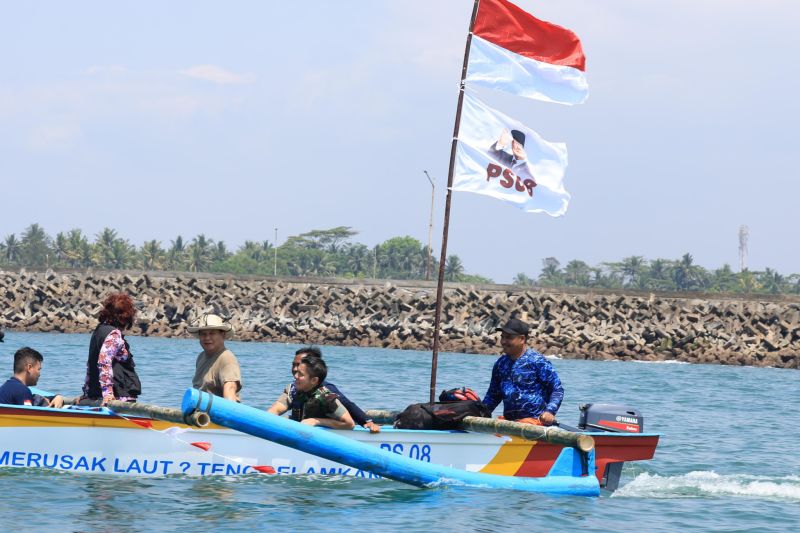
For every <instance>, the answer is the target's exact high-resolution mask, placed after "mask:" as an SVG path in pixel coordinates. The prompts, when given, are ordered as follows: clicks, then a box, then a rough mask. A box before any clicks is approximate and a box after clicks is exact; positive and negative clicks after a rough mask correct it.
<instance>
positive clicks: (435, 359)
mask: <svg viewBox="0 0 800 533" xmlns="http://www.w3.org/2000/svg"><path fill="white" fill-rule="evenodd" d="M478 4H480V0H475V3H474V5H473V7H472V18H471V19H470V21H469V32H468V33H467V44H466V46H465V48H464V64H463V66H462V67H461V82H460V83H459V86H458V106H457V107H456V120H455V125H454V126H453V142H452V145H451V148H450V170H449V171H448V172H447V197H446V200H445V202H444V224H443V225H442V251H441V254H440V255H439V279H438V280H437V283H436V310H435V311H434V316H433V354H432V356H431V386H430V401H431V402H433V401H434V400H435V397H436V371H437V369H438V366H439V331H440V329H441V320H442V298H443V296H444V266H445V261H446V260H447V233H448V231H449V229H450V198H451V196H452V194H453V191H452V190H451V189H450V188H451V187H452V186H453V173H454V171H455V163H456V144H457V143H458V131H459V128H460V126H461V107H462V105H463V104H464V79H465V78H466V77H467V66H468V64H469V47H470V45H471V44H472V28H473V27H474V26H475V17H476V16H477V15H478Z"/></svg>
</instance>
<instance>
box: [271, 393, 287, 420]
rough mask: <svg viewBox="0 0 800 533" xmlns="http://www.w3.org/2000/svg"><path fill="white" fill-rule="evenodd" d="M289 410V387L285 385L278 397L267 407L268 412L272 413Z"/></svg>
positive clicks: (278, 413)
mask: <svg viewBox="0 0 800 533" xmlns="http://www.w3.org/2000/svg"><path fill="white" fill-rule="evenodd" d="M288 410H289V387H286V390H284V391H283V392H282V393H281V395H280V396H278V399H277V400H275V403H273V404H272V406H270V408H269V409H267V412H268V413H272V414H273V415H282V414H283V413H285V412H286V411H288Z"/></svg>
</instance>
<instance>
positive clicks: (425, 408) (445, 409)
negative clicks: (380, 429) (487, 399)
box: [394, 400, 492, 429]
mask: <svg viewBox="0 0 800 533" xmlns="http://www.w3.org/2000/svg"><path fill="white" fill-rule="evenodd" d="M467 416H479V417H483V418H489V417H491V416H492V413H491V411H489V409H488V408H487V407H486V406H485V405H483V402H478V401H474V400H468V401H458V402H436V403H415V404H413V405H409V406H408V407H406V408H405V410H404V411H403V412H402V413H400V414H399V415H397V418H396V419H395V422H394V427H395V428H397V429H459V428H460V427H461V421H462V420H464V417H467Z"/></svg>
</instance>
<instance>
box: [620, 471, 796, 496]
mask: <svg viewBox="0 0 800 533" xmlns="http://www.w3.org/2000/svg"><path fill="white" fill-rule="evenodd" d="M703 496H744V497H756V498H769V499H780V500H790V501H798V502H800V476H784V477H771V476H754V475H750V474H733V475H720V474H717V473H715V472H709V471H696V472H689V473H688V474H683V475H679V476H659V475H658V474H649V473H647V472H645V473H642V474H639V475H638V476H636V478H635V479H634V480H633V481H631V482H630V483H628V484H627V485H625V486H624V487H622V488H620V489H619V490H617V491H616V492H615V493H614V494H613V497H616V498H620V497H621V498H625V497H639V498H641V497H645V498H694V497H703Z"/></svg>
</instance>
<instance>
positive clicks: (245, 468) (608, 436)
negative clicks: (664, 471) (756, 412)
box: [0, 406, 658, 480]
mask: <svg viewBox="0 0 800 533" xmlns="http://www.w3.org/2000/svg"><path fill="white" fill-rule="evenodd" d="M328 431H333V430H328ZM335 433H336V434H337V435H341V436H344V437H347V438H349V439H353V440H356V441H358V442H360V443H363V444H367V445H370V446H374V447H378V448H381V449H384V450H386V451H390V452H392V453H395V454H398V455H401V456H403V457H407V458H410V459H416V460H419V461H423V462H427V463H432V464H435V465H442V466H448V467H452V468H456V469H459V470H464V471H466V472H476V473H485V474H499V475H504V476H520V477H534V478H536V477H545V476H547V475H548V473H549V472H550V471H551V469H552V468H553V465H554V464H555V462H556V460H557V458H558V457H559V455H560V454H561V452H562V451H563V448H562V447H561V446H557V445H552V444H548V443H544V442H532V441H527V440H523V439H519V438H516V437H506V436H499V435H487V434H479V433H469V432H464V431H425V430H419V431H417V430H397V429H394V428H391V427H388V426H387V427H384V428H383V430H382V431H381V432H380V433H377V434H371V433H369V432H368V431H366V430H363V429H361V428H356V429H355V430H353V431H335ZM590 434H592V435H596V437H595V438H596V440H597V439H599V442H600V444H599V445H598V448H597V450H596V471H595V472H592V473H593V474H595V475H596V476H597V478H598V480H602V479H603V474H604V470H605V468H606V466H607V465H609V464H612V463H615V462H622V461H634V460H644V459H650V458H652V457H653V453H654V452H655V447H656V445H657V443H658V435H649V434H614V433H603V432H598V433H590ZM0 467H18V468H37V469H56V470H63V471H71V472H79V473H94V474H112V475H136V476H167V475H176V474H177V475H190V476H207V475H223V476H224V475H242V474H256V473H264V472H268V473H272V472H274V473H277V474H290V475H292V474H293V475H308V474H323V475H334V474H335V475H345V476H355V477H363V478H378V477H380V476H377V475H375V474H372V473H370V472H367V471H364V470H360V469H358V468H353V467H349V466H345V465H342V464H340V463H336V462H334V461H330V460H326V459H322V458H320V457H316V456H313V455H310V454H308V453H304V452H302V451H299V450H295V449H292V448H289V447H286V446H282V445H280V444H276V443H273V442H269V441H266V440H263V439H259V438H256V437H253V436H250V435H246V434H244V433H240V432H238V431H235V430H231V429H226V428H222V427H220V426H214V425H211V426H209V427H207V428H202V429H198V428H190V427H188V426H184V425H180V424H175V423H171V422H163V421H158V420H151V419H148V418H141V417H128V416H123V415H117V414H114V413H111V412H109V411H108V410H107V409H62V410H55V409H47V408H38V407H27V406H0ZM590 474H591V473H590Z"/></svg>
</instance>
